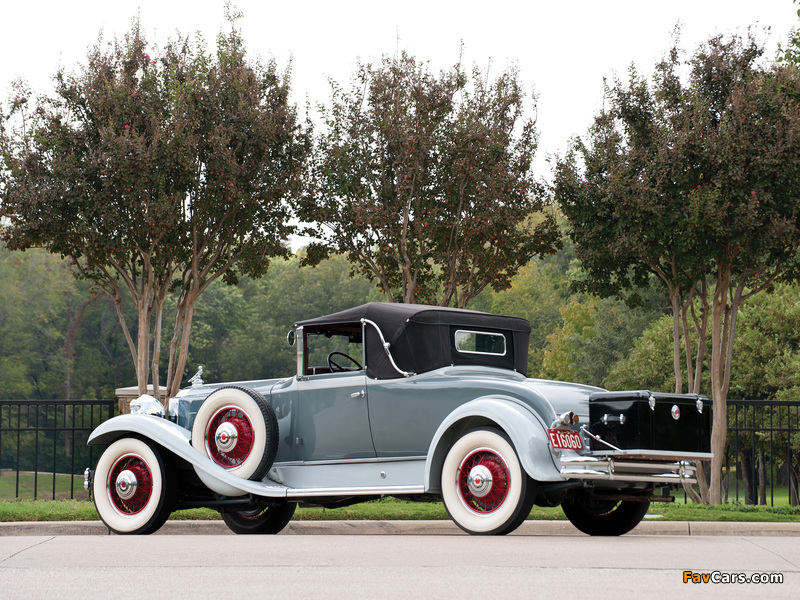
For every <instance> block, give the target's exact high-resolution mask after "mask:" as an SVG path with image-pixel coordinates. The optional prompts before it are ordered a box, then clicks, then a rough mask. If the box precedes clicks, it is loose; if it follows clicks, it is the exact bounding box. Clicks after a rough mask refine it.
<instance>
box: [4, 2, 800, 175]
mask: <svg viewBox="0 0 800 600" xmlns="http://www.w3.org/2000/svg"><path fill="white" fill-rule="evenodd" d="M224 3H225V1H224V0H188V1H187V0H158V1H156V0H138V2H124V1H123V2H111V1H109V0H70V1H64V0H58V1H52V0H28V1H27V2H26V1H19V0H13V1H12V0H3V3H2V8H0V96H1V97H2V98H3V100H5V99H6V98H7V97H8V96H9V95H10V93H11V82H12V80H14V79H15V78H20V77H21V78H23V79H25V80H27V81H28V82H29V83H30V84H31V85H32V86H33V88H34V90H36V91H39V92H41V91H46V90H47V89H48V88H49V87H50V85H51V77H52V75H53V74H54V73H55V71H56V68H57V66H58V65H59V64H63V65H65V66H67V67H72V66H74V65H76V64H77V63H78V62H80V61H82V60H83V59H84V57H85V55H86V51H87V48H88V47H90V46H91V45H93V43H94V42H95V41H96V40H97V38H98V34H99V33H100V31H101V30H102V31H103V32H104V34H105V39H110V38H113V37H114V36H122V35H123V34H124V33H125V32H126V31H128V29H129V28H130V23H131V19H132V17H133V16H134V15H135V13H136V11H137V7H138V10H139V11H140V14H141V22H142V25H143V27H144V28H145V31H146V32H147V33H148V36H149V39H152V40H154V41H155V42H157V43H161V44H163V42H165V41H166V40H167V39H168V38H169V37H170V36H172V34H173V33H174V32H175V31H176V30H178V31H181V32H183V33H188V32H195V31H200V32H202V33H203V35H204V37H205V39H206V41H207V42H208V43H209V46H212V47H213V43H214V41H215V38H216V35H217V33H218V32H219V31H220V30H221V29H222V28H227V24H226V23H225V21H224V17H223V6H224ZM235 4H236V6H238V8H239V9H240V10H241V11H242V12H243V13H244V19H242V20H241V21H240V26H241V28H242V32H243V35H244V38H245V41H246V43H247V47H248V49H249V51H250V52H251V53H257V54H259V55H261V56H262V57H264V58H269V57H274V58H275V59H276V60H277V61H278V65H279V67H280V68H283V67H285V66H286V65H287V63H288V61H289V58H290V57H292V65H293V67H292V69H293V77H292V84H293V90H294V99H295V102H297V103H298V104H300V105H304V104H305V99H306V98H308V99H309V100H310V101H311V103H312V105H313V104H315V103H317V102H324V101H327V99H328V91H329V88H328V84H327V78H328V77H329V76H330V77H332V78H334V79H335V80H337V81H339V82H341V83H346V82H348V81H349V78H350V76H351V74H352V73H353V70H354V68H355V63H356V58H357V57H360V58H362V59H363V60H370V59H376V58H378V57H380V56H381V54H394V53H395V51H396V50H397V49H398V47H399V48H400V49H401V50H407V51H409V52H410V53H411V54H413V55H415V56H416V57H418V58H420V59H423V60H429V61H430V63H431V65H432V67H433V68H434V69H435V70H437V71H438V70H439V69H441V68H447V67H450V66H452V65H453V64H455V63H456V62H458V54H459V45H460V41H461V40H463V41H464V44H465V48H466V52H465V56H464V60H463V62H464V63H465V64H466V65H467V66H470V65H472V64H473V63H477V64H479V65H481V66H484V65H487V64H488V63H489V61H490V60H491V63H492V65H493V67H492V71H493V72H495V73H499V72H500V71H501V70H502V69H504V68H505V67H506V66H507V65H509V64H511V63H516V64H517V65H518V67H519V69H520V72H521V78H522V80H523V81H524V82H525V83H526V85H527V86H528V88H529V90H534V89H535V90H536V93H537V94H538V95H539V103H538V129H539V132H540V135H541V137H540V147H539V152H538V153H537V159H536V161H535V170H536V171H537V175H539V176H547V175H548V174H549V167H548V166H547V165H546V164H545V162H544V159H545V158H546V156H547V155H549V154H552V153H555V152H562V151H563V150H564V149H565V148H566V144H567V141H568V139H569V138H570V137H571V136H574V135H582V134H584V133H585V132H586V130H587V128H588V127H589V125H590V124H591V120H592V116H593V115H594V113H595V112H596V110H597V109H598V108H599V107H600V105H601V101H602V84H603V77H606V76H613V74H614V73H615V72H616V73H619V74H621V75H624V73H625V71H626V69H627V68H628V65H630V63H631V62H633V63H635V64H636V65H637V67H638V68H639V70H640V71H642V72H644V73H650V72H652V68H653V65H654V64H655V62H656V60H658V59H659V58H660V57H661V56H662V55H663V53H664V52H665V51H666V50H667V49H668V48H669V47H670V44H671V32H672V30H673V28H674V27H675V25H676V23H678V22H679V21H680V22H682V24H683V35H682V41H683V43H682V45H683V46H684V47H685V48H687V49H689V50H692V49H694V48H695V47H696V46H697V45H698V44H699V43H700V42H702V41H705V40H707V39H708V38H709V37H710V36H711V35H713V34H715V33H729V32H735V31H739V32H741V33H745V31H746V29H747V27H748V26H750V25H753V26H759V27H766V26H769V27H771V34H770V36H769V38H768V41H769V43H768V47H769V49H770V50H769V52H770V54H771V55H772V54H774V50H775V48H776V47H777V44H778V42H783V43H785V41H786V38H787V34H788V32H789V30H790V29H791V28H792V27H794V26H796V25H797V24H798V23H799V21H798V17H797V8H798V5H795V4H793V3H792V1H791V0H724V1H721V0H691V1H686V0H667V1H665V2H652V1H645V0H639V1H634V0H605V1H598V0H595V1H588V0H571V1H566V0H562V1H561V2H558V0H555V1H554V0H548V1H542V0H517V1H516V2H512V1H508V0H489V1H483V2H476V1H473V0H460V1H457V2H452V1H437V0H427V1H425V0H402V1H400V2H392V3H389V2H381V1H379V0H327V1H316V0H313V1H312V0H290V1H288V2H287V1H285V0H284V1H282V2H277V1H274V0H273V1H270V0H237V1H236V2H235ZM398 38H399V41H398Z"/></svg>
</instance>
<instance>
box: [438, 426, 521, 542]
mask: <svg viewBox="0 0 800 600" xmlns="http://www.w3.org/2000/svg"><path fill="white" fill-rule="evenodd" d="M534 499H535V482H534V481H533V480H532V479H530V478H529V477H528V474H527V473H525V471H524V470H523V468H522V465H521V464H520V462H519V458H518V457H517V453H516V451H515V450H514V447H513V446H512V445H511V442H510V441H509V440H508V438H506V436H505V435H503V434H502V433H501V432H500V431H497V430H494V429H474V430H472V431H469V432H467V433H466V434H464V435H463V436H462V437H461V438H459V439H458V440H456V442H455V443H454V444H453V446H452V448H450V451H449V452H448V453H447V457H446V458H445V460H444V464H443V465H442V500H443V501H444V506H445V508H446V509H447V513H448V514H449V515H450V518H451V519H453V521H454V522H455V524H456V525H458V526H459V527H460V528H461V529H463V530H464V531H466V532H467V533H473V534H498V535H502V534H506V533H510V532H511V531H513V530H514V529H516V528H517V527H519V526H520V525H521V524H522V522H523V521H524V520H525V518H526V517H527V516H528V514H529V513H530V512H531V508H532V507H533V501H534Z"/></svg>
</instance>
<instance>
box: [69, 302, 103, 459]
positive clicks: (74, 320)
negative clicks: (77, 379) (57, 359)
mask: <svg viewBox="0 0 800 600" xmlns="http://www.w3.org/2000/svg"><path fill="white" fill-rule="evenodd" d="M95 300H97V296H91V297H89V298H87V299H86V300H84V301H83V302H81V303H80V305H78V309H77V310H76V311H75V313H74V314H72V315H71V316H70V318H69V321H68V324H67V333H66V335H65V336H64V347H63V350H62V353H63V356H64V382H63V384H62V396H63V399H64V400H65V401H66V402H69V401H70V400H72V376H73V375H74V374H75V342H76V341H77V339H78V329H79V328H80V326H81V323H82V322H83V317H84V316H85V315H86V309H87V308H88V307H89V305H90V304H92V303H93V302H94V301H95ZM65 411H66V408H65ZM72 416H73V415H70V417H69V419H70V420H71V417H72ZM64 417H65V421H66V424H69V420H67V415H66V414H65V415H64ZM64 454H65V455H66V456H72V439H71V438H70V436H69V434H68V432H66V431H65V432H64Z"/></svg>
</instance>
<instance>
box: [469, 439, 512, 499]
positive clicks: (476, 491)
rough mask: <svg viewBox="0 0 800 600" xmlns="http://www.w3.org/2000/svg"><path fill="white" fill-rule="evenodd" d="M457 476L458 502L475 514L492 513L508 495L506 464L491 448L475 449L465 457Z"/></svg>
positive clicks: (508, 476)
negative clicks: (459, 499)
mask: <svg viewBox="0 0 800 600" xmlns="http://www.w3.org/2000/svg"><path fill="white" fill-rule="evenodd" d="M457 478H458V493H459V494H460V495H461V501H462V502H463V503H464V505H465V506H466V507H467V508H468V509H470V510H472V511H473V512H475V513H476V514H488V513H491V512H494V511H495V510H497V509H498V508H499V507H500V506H502V504H503V502H504V501H505V499H506V498H507V497H508V488H509V480H510V475H509V473H508V465H506V463H505V461H504V460H503V457H502V456H500V455H499V454H497V453H496V452H495V451H494V450H492V449H491V448H478V449H477V450H475V451H473V452H472V453H471V454H470V455H469V456H467V457H466V458H465V459H464V460H463V461H462V463H461V465H460V466H459V467H458V474H457Z"/></svg>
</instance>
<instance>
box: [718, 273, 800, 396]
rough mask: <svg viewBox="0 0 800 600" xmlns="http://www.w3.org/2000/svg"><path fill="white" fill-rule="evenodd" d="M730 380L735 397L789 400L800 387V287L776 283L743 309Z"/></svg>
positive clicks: (740, 313)
mask: <svg viewBox="0 0 800 600" xmlns="http://www.w3.org/2000/svg"><path fill="white" fill-rule="evenodd" d="M731 379H732V383H731V394H732V395H733V396H734V397H737V398H748V399H764V400H768V399H772V398H774V397H776V395H779V396H782V397H784V399H789V398H787V396H786V395H787V394H789V390H796V389H798V388H800V288H798V287H796V286H790V285H786V284H777V285H776V286H775V288H774V290H772V291H771V292H770V293H767V294H759V295H758V296H755V297H753V298H752V299H751V300H750V301H749V302H748V303H747V304H746V305H744V306H743V307H742V309H741V311H740V312H739V332H738V334H737V337H736V363H735V364H734V369H733V375H732V378H731ZM795 399H796V398H795Z"/></svg>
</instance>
